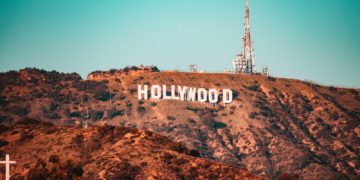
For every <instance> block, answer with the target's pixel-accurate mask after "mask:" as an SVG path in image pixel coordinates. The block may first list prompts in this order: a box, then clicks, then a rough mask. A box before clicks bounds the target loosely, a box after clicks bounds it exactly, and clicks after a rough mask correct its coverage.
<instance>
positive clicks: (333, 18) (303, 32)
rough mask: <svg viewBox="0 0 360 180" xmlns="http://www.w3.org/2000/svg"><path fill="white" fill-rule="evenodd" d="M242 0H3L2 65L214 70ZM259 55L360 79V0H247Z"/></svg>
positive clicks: (83, 70)
mask: <svg viewBox="0 0 360 180" xmlns="http://www.w3.org/2000/svg"><path fill="white" fill-rule="evenodd" d="M244 6H245V0H0V71H8V70H18V69H20V68H24V67H37V68H43V69H46V70H58V71H62V72H78V73H79V74H81V75H82V76H83V77H86V75H87V74H88V73H89V72H90V71H93V70H106V69H111V68H122V67H124V66H127V65H140V64H144V65H152V64H153V65H156V66H158V67H159V68H160V69H162V70H165V69H180V70H187V69H188V65H189V64H191V63H194V64H197V65H198V66H199V68H200V69H202V70H205V71H210V72H223V71H224V69H230V68H231V61H232V60H233V58H234V57H235V55H236V54H237V53H238V52H239V50H240V48H241V45H242V44H241V38H242V35H243V32H244V28H243V22H244V14H245V12H244V11H245V9H244ZM250 8H251V11H250V13H251V31H252V37H253V40H254V42H255V44H254V48H255V53H256V65H257V68H258V70H260V69H261V68H262V67H264V66H265V65H268V66H269V68H270V73H271V75H273V76H278V77H287V78H297V79H302V80H303V79H308V80H313V81H316V82H318V83H321V84H325V85H339V86H346V87H360V59H359V57H360V1H359V0H250Z"/></svg>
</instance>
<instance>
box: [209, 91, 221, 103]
mask: <svg viewBox="0 0 360 180" xmlns="http://www.w3.org/2000/svg"><path fill="white" fill-rule="evenodd" d="M218 98H219V97H218V92H217V90H216V89H210V90H209V102H210V103H217V102H218V100H219V99H218Z"/></svg>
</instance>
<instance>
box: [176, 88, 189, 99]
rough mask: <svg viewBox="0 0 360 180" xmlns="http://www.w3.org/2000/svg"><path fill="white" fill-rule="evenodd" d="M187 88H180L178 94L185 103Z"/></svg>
mask: <svg viewBox="0 0 360 180" xmlns="http://www.w3.org/2000/svg"><path fill="white" fill-rule="evenodd" d="M186 90H187V87H186V86H184V87H181V86H178V93H179V94H180V100H182V101H184V100H185V93H186Z"/></svg>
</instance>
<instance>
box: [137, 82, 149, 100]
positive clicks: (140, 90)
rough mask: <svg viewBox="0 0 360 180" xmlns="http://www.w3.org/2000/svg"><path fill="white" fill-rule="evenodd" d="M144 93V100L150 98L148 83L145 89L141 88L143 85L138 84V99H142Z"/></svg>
mask: <svg viewBox="0 0 360 180" xmlns="http://www.w3.org/2000/svg"><path fill="white" fill-rule="evenodd" d="M142 94H143V95H144V100H146V99H148V85H144V89H141V85H140V84H138V99H139V100H141V99H142V96H141V95H142Z"/></svg>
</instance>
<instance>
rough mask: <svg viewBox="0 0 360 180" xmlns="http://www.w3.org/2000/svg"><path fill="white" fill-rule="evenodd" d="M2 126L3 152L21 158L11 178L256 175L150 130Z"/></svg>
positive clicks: (33, 124)
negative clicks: (204, 156)
mask: <svg viewBox="0 0 360 180" xmlns="http://www.w3.org/2000/svg"><path fill="white" fill-rule="evenodd" d="M1 130H2V132H1V135H0V138H1V140H0V142H1V143H0V144H1V145H0V153H1V156H3V155H4V152H6V153H8V154H10V155H11V156H12V159H16V160H17V164H16V167H15V168H13V169H12V173H13V175H12V178H11V179H23V178H25V179H37V180H38V179H49V178H50V179H148V178H149V179H159V178H160V179H164V178H170V179H193V178H200V179H209V178H213V179H215V178H221V179H224V178H229V179H258V178H256V177H254V176H252V175H250V174H249V173H248V172H247V171H246V170H243V169H240V168H236V167H233V166H230V165H225V164H220V163H216V162H213V161H209V160H205V159H202V158H198V157H197V156H198V155H199V154H198V152H197V151H194V150H188V149H187V148H186V147H185V146H184V145H182V144H180V143H176V142H173V141H171V140H169V139H167V138H166V137H163V136H159V135H156V134H154V133H152V132H149V131H139V130H137V129H132V128H126V127H114V126H102V127H91V128H87V129H83V128H76V127H64V126H54V125H52V124H49V123H41V122H39V121H37V120H35V119H28V118H25V119H23V120H22V121H20V122H18V123H16V125H14V126H12V127H11V128H6V127H5V126H1ZM3 169H4V168H2V170H3ZM0 177H1V179H4V177H3V174H2V173H1V174H0Z"/></svg>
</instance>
